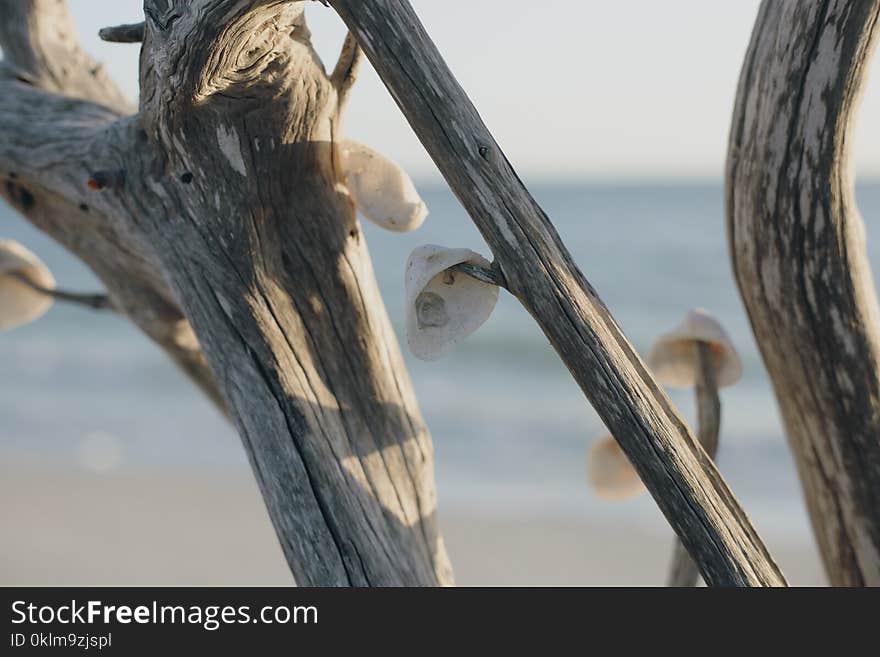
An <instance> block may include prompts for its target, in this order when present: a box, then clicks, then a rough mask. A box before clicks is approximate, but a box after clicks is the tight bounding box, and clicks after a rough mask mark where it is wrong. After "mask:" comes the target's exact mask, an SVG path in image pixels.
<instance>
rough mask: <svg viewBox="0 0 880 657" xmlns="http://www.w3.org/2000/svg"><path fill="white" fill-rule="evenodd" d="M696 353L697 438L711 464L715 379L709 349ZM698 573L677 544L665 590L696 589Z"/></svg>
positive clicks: (716, 427) (716, 425) (700, 346)
mask: <svg viewBox="0 0 880 657" xmlns="http://www.w3.org/2000/svg"><path fill="white" fill-rule="evenodd" d="M696 349H697V365H698V366H697V385H696V390H695V394H696V398H697V435H698V436H699V439H700V444H701V445H702V446H703V449H704V450H706V455H707V456H708V457H709V458H710V459H712V460H713V461H714V460H715V456H716V455H717V453H718V434H719V432H720V430H721V400H720V399H719V397H718V376H717V373H716V371H715V368H716V364H715V360H714V358H713V357H712V346H711V345H710V344H708V343H706V342H698V343H697V345H696ZM699 575H700V572H699V569H698V568H697V564H695V563H694V560H693V559H691V556H690V554H688V551H687V549H686V548H685V546H684V544H683V543H682V542H681V541H680V540H676V542H675V546H674V547H673V554H672V567H671V569H670V573H669V582H668V583H669V586H675V587H691V586H696V584H697V579H698V578H699Z"/></svg>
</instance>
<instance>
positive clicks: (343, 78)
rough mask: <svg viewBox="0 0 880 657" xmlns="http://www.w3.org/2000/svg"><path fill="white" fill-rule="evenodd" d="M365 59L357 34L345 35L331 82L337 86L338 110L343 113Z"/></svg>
mask: <svg viewBox="0 0 880 657" xmlns="http://www.w3.org/2000/svg"><path fill="white" fill-rule="evenodd" d="M363 59H364V51H363V50H361V47H360V45H358V42H357V39H356V38H355V36H354V35H353V34H352V33H351V32H349V33H348V34H346V35H345V41H344V42H343V44H342V52H340V53H339V60H338V61H337V62H336V68H334V69H333V73H332V74H331V75H330V82H331V83H332V84H333V86H334V87H335V88H336V97H337V105H338V107H339V109H338V110H337V112H339V113H341V112H342V110H343V109H345V104H346V102H347V101H348V95H349V92H350V91H351V88H352V87H353V86H354V83H355V81H357V73H358V69H359V68H360V65H361V62H362V61H363Z"/></svg>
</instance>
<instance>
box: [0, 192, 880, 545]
mask: <svg viewBox="0 0 880 657" xmlns="http://www.w3.org/2000/svg"><path fill="white" fill-rule="evenodd" d="M532 191H533V193H534V195H535V196H536V198H537V199H538V201H539V202H540V203H541V204H542V206H543V207H544V208H545V210H546V211H547V212H548V214H549V216H550V217H551V218H552V220H553V222H554V223H555V225H556V226H557V228H558V230H559V232H560V234H561V236H562V238H563V239H564V240H565V242H566V244H567V245H568V246H569V248H570V250H571V252H572V253H573V255H574V258H575V260H576V261H577V263H578V264H579V265H580V267H581V268H582V270H583V271H584V273H585V274H586V276H587V278H588V279H589V280H590V281H591V282H592V283H593V284H594V285H595V287H596V288H597V290H598V291H599V293H600V295H601V296H602V297H603V299H604V300H605V302H606V303H607V304H608V306H609V308H610V309H611V311H612V313H613V314H614V315H615V317H616V318H617V320H618V322H619V323H620V325H621V327H622V328H623V330H624V331H625V333H626V334H627V335H628V337H629V338H630V340H631V341H632V342H633V343H634V344H635V346H636V347H637V348H638V349H639V351H640V352H641V353H643V354H645V353H647V351H648V349H649V348H650V346H651V343H652V341H653V340H654V339H655V338H656V337H657V336H658V335H659V334H660V333H662V332H664V331H666V330H667V329H669V328H671V327H673V326H674V325H675V324H676V323H677V322H678V321H679V320H680V318H681V316H682V315H683V313H684V312H685V311H687V310H688V309H690V308H692V307H697V306H702V307H705V308H707V309H709V310H710V311H711V312H712V313H714V314H715V315H716V316H717V317H718V318H719V319H720V320H721V322H722V323H723V324H724V325H725V326H726V327H727V329H728V331H729V332H730V334H731V336H732V339H733V341H734V343H735V345H736V346H737V349H738V350H739V353H740V354H741V357H742V359H743V364H744V376H743V379H742V381H740V382H739V383H738V384H737V385H736V386H734V387H731V388H728V389H725V390H724V391H723V392H722V404H723V424H722V434H721V447H720V453H719V466H720V468H721V471H722V472H723V474H724V475H725V477H726V479H727V480H728V482H729V483H730V485H731V486H732V488H733V490H734V492H735V493H736V494H737V496H738V497H739V499H740V500H741V502H742V503H743V505H744V506H745V507H746V509H747V511H748V512H749V515H750V516H751V517H752V518H753V520H754V521H755V522H756V524H757V526H758V529H759V531H761V532H764V533H768V534H785V536H787V537H791V538H796V539H803V540H806V539H807V536H808V526H807V520H806V514H805V511H804V508H803V503H802V501H801V497H800V489H799V484H798V481H797V477H796V474H795V470H794V465H793V462H792V459H791V457H790V455H789V453H788V449H787V446H786V442H785V438H784V435H783V432H782V430H781V426H780V421H779V419H778V413H777V409H776V403H775V400H774V397H773V393H772V390H771V388H770V385H769V381H768V378H767V375H766V372H765V371H764V368H763V366H762V364H761V360H760V358H759V356H758V352H757V349H756V347H755V344H754V341H753V339H752V337H751V333H750V331H749V327H748V323H747V319H746V316H745V313H744V310H743V307H742V305H741V302H740V300H739V297H738V296H737V293H736V290H735V287H734V283H733V279H732V275H731V271H730V265H729V261H728V256H727V244H726V235H725V229H724V220H723V194H722V189H721V187H720V185H713V184H703V185H687V186H683V185H658V186H633V185H629V186H624V185H621V186H596V185H558V186H553V185H543V186H536V187H533V190H532ZM422 192H423V196H424V198H425V200H426V201H427V203H428V205H429V208H430V210H431V215H430V217H429V218H428V221H427V222H426V224H425V226H424V227H423V228H422V229H420V230H419V231H417V232H415V233H412V234H407V235H397V234H391V233H385V232H383V231H381V230H379V229H377V228H375V227H373V226H370V225H368V226H366V227H365V231H366V235H367V240H368V243H369V245H370V249H371V252H372V255H373V260H374V265H375V268H376V272H377V276H378V278H379V282H380V286H381V288H382V290H383V294H384V296H385V301H386V304H387V306H388V310H389V312H390V314H391V317H392V319H393V321H394V324H395V326H396V328H397V331H398V335H399V336H400V337H401V342H402V343H404V342H405V341H404V340H403V308H402V306H403V269H404V264H405V262H406V258H407V256H408V254H409V252H410V251H411V250H412V249H413V248H415V247H416V246H419V245H421V244H426V243H434V244H442V245H446V246H451V247H469V248H472V249H474V250H476V251H481V252H483V253H487V254H488V249H487V248H486V247H485V244H484V243H483V241H482V239H481V238H480V236H479V234H478V233H477V232H476V230H475V229H474V228H473V226H472V224H471V222H470V220H469V219H468V217H467V215H466V214H465V212H464V211H463V210H462V208H461V207H460V205H459V204H458V202H457V200H456V199H455V198H454V197H453V196H452V194H451V193H450V192H449V191H448V190H447V189H446V188H445V187H442V186H422ZM858 196H859V202H860V206H861V209H862V213H863V215H864V216H865V218H866V221H867V223H868V232H869V236H870V230H871V228H872V220H871V217H873V216H876V215H878V214H880V185H863V186H861V187H860V188H859V192H858ZM0 237H6V238H12V239H16V240H19V241H21V242H22V243H24V244H25V245H27V246H28V247H29V248H31V249H32V250H34V251H35V252H37V253H38V254H39V255H40V256H41V257H42V258H43V259H44V261H45V262H46V263H47V264H48V265H49V266H50V268H51V269H52V270H53V272H54V274H55V276H56V278H57V279H58V281H59V283H60V284H61V285H63V286H65V287H68V288H74V289H81V290H92V289H95V287H96V282H95V279H94V278H93V277H92V275H91V274H90V273H89V272H88V271H87V270H86V269H85V268H84V267H83V266H82V265H80V264H79V263H78V262H77V261H76V260H75V259H73V258H72V257H71V256H69V255H68V254H67V253H66V252H65V251H64V250H63V249H61V248H59V247H58V246H57V245H55V244H54V243H53V242H52V241H51V240H50V239H48V238H47V237H45V236H44V235H42V234H40V233H38V232H37V231H35V230H34V229H32V228H31V227H30V226H29V225H28V224H27V223H26V222H24V221H23V220H22V219H20V218H19V217H17V216H16V215H15V214H14V213H13V212H12V211H11V210H9V209H8V208H6V207H2V208H0ZM869 249H870V255H871V259H872V262H873V263H874V265H875V267H876V266H877V265H878V263H880V249H878V247H877V245H876V244H875V243H873V242H871V241H870V239H869ZM407 360H408V364H409V366H410V372H411V374H412V377H413V381H414V385H415V387H416V391H417V393H418V396H419V399H420V403H421V406H422V410H423V412H424V415H425V417H426V419H427V421H428V424H429V426H430V427H431V430H432V433H433V437H434V444H435V450H436V458H437V483H438V493H439V504H440V513H441V515H442V513H443V510H444V509H455V508H467V509H471V510H473V509H480V510H483V511H485V512H487V513H505V514H536V513H537V514H544V515H553V516H558V517H563V518H592V519H596V518H603V519H606V518H607V519H619V520H620V521H622V522H631V523H644V524H650V525H654V526H657V527H662V526H663V522H664V521H663V519H662V517H661V516H660V514H659V512H658V511H657V509H656V507H655V505H654V504H653V502H652V500H650V498H649V497H647V496H643V497H641V498H639V499H637V500H634V501H631V502H626V503H614V504H611V503H605V502H602V501H600V500H598V499H597V498H596V496H595V495H594V494H593V493H592V492H591V490H590V489H589V487H588V486H587V484H586V481H585V474H584V466H585V456H586V453H587V451H588V448H589V445H590V443H591V441H592V440H593V439H595V438H596V437H598V436H599V435H600V434H601V433H602V432H603V427H602V425H601V423H600V421H599V419H598V417H597V416H596V414H595V413H594V412H593V410H592V409H591V407H590V406H589V404H588V402H587V401H586V399H585V398H584V397H583V395H582V394H581V392H580V390H579V389H578V388H577V386H576V385H575V384H574V382H573V381H572V379H571V377H570V376H569V374H568V372H567V371H566V370H565V368H564V366H563V365H562V364H561V362H560V361H559V359H558V357H557V356H556V354H555V353H554V352H553V350H552V349H551V348H550V347H549V345H548V344H547V342H546V340H545V338H544V336H543V335H542V334H541V333H540V331H539V330H538V329H537V328H536V327H535V325H534V322H533V321H532V319H531V318H530V317H529V316H528V314H527V313H525V312H524V311H523V310H522V309H521V308H520V307H519V306H518V304H517V303H516V302H515V301H514V300H513V299H512V298H510V297H509V296H505V295H504V294H502V299H501V301H500V303H499V305H498V308H497V310H496V312H495V313H494V315H493V316H492V318H491V319H490V320H489V322H488V323H487V324H486V325H485V326H484V327H483V328H481V329H480V331H478V332H477V333H476V334H475V335H473V336H472V337H471V338H469V339H468V340H467V341H466V342H465V343H463V344H462V345H461V346H460V347H459V348H458V350H457V351H456V352H455V353H454V354H452V355H451V356H450V357H449V358H447V359H445V360H443V361H440V362H438V363H422V362H419V361H417V360H415V359H413V358H411V357H409V355H408V354H407ZM0 363H2V364H3V365H2V372H3V376H2V377H0V458H2V459H4V461H5V462H7V463H8V462H12V463H15V462H16V461H17V460H21V461H27V462H28V463H33V462H43V463H46V464H47V465H52V466H53V467H62V468H71V469H85V470H87V471H90V472H91V471H94V472H100V471H106V470H118V471H120V472H125V471H128V470H156V469H161V470H170V469H173V470H177V471H180V470H195V471H202V472H219V473H238V474H243V473H246V471H247V468H248V466H247V462H246V459H245V457H244V454H243V451H242V449H241V446H240V444H239V442H238V438H237V436H236V435H235V433H234V432H233V431H232V430H231V429H230V428H229V427H228V426H227V425H226V424H225V422H224V421H223V420H222V419H221V418H220V417H219V416H218V415H217V413H216V412H215V411H214V410H213V408H212V407H211V406H210V405H209V404H208V403H207V402H206V401H205V400H203V399H202V398H201V396H200V394H199V393H198V392H197V391H196V390H195V389H194V388H193V387H192V386H191V385H190V384H189V383H188V382H187V381H186V380H185V378H184V377H183V376H182V375H181V374H179V373H178V372H177V370H176V369H175V368H174V367H173V366H172V365H171V364H170V363H169V362H168V361H166V359H165V357H164V356H163V355H162V353H161V352H160V351H159V350H158V349H157V348H155V347H154V346H152V345H151V344H150V343H149V342H148V341H147V340H146V339H145V338H143V337H142V336H141V335H140V334H139V333H138V332H137V331H135V330H134V329H133V328H132V327H130V326H129V325H128V324H127V323H126V322H124V321H121V320H120V319H118V318H115V317H113V316H112V315H108V314H95V313H91V312H89V311H86V310H82V309H79V308H73V307H68V306H64V305H56V306H55V307H54V308H53V309H52V310H51V311H50V312H49V313H48V315H46V316H45V317H44V318H42V319H41V320H40V321H38V322H36V323H34V324H31V325H29V326H25V327H22V328H19V329H16V330H14V331H10V332H6V333H3V334H0ZM670 394H671V397H672V399H673V401H674V402H675V403H676V405H677V406H678V407H679V408H680V409H681V411H682V412H683V414H684V415H685V417H686V418H688V420H695V410H694V407H693V399H692V393H690V392H689V391H677V390H671V391H670Z"/></svg>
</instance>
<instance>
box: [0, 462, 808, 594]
mask: <svg viewBox="0 0 880 657" xmlns="http://www.w3.org/2000/svg"><path fill="white" fill-rule="evenodd" d="M0 472H2V477H0V523H2V527H3V531H2V536H3V538H2V540H0V585H287V584H292V583H293V580H292V578H291V576H290V574H289V572H288V570H287V567H286V565H285V563H284V559H283V557H282V555H281V550H280V548H279V546H278V544H277V542H276V540H275V536H274V534H273V532H272V528H271V526H270V524H269V520H268V517H267V515H266V513H265V511H264V509H263V506H262V501H261V500H260V497H259V493H258V491H257V488H256V485H255V484H254V483H253V482H252V481H250V480H249V479H247V478H245V477H243V476H240V475H231V476H221V475H211V474H204V473H203V474H197V475H190V474H183V473H180V474H159V473H155V474H154V473H148V472H140V473H134V474H132V473H125V474H113V475H100V474H94V473H88V472H76V471H71V470H69V469H63V470H62V469H52V468H47V467H45V466H42V465H39V464H27V465H22V464H11V463H5V464H3V466H0ZM440 520H441V525H442V529H443V532H444V535H445V539H446V543H447V547H448V549H449V552H450V555H451V557H452V561H453V565H454V567H455V571H456V578H457V583H458V584H459V585H464V586H468V585H527V586H531V585H662V584H663V580H664V576H665V572H666V568H667V562H668V559H669V555H670V548H671V541H672V534H671V530H670V532H669V533H668V534H660V533H657V532H652V531H650V530H644V529H640V528H639V527H638V526H633V525H632V524H624V523H621V524H620V525H614V524H610V523H607V522H605V521H598V520H595V519H589V518H588V517H585V518H584V519H583V520H579V519H563V518H552V517H544V518H542V517H537V516H536V515H535V514H533V513H532V514H531V515H527V516H522V517H520V516H515V515H513V514H510V513H508V514H506V515H503V514H502V515H499V514H497V513H492V514H489V513H485V514H483V513H480V512H464V511H462V510H457V509H450V510H444V509H443V508H441V513H440ZM764 538H765V540H766V541H767V542H768V544H769V547H770V550H771V552H772V553H773V554H774V556H775V557H776V559H777V561H778V562H779V563H780V565H781V566H782V568H783V570H784V572H785V574H786V576H787V577H788V579H789V582H790V583H792V584H796V585H822V584H824V583H825V579H824V575H823V574H822V571H821V566H820V564H819V561H818V557H817V555H816V552H815V548H814V547H813V546H812V545H804V544H797V543H795V544H791V543H790V542H789V541H787V540H786V539H785V537H784V536H765V537H764Z"/></svg>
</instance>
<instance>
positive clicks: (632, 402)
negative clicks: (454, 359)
mask: <svg viewBox="0 0 880 657" xmlns="http://www.w3.org/2000/svg"><path fill="white" fill-rule="evenodd" d="M330 4H331V5H332V6H333V7H334V8H335V9H336V10H337V12H338V13H339V14H340V16H341V17H342V18H343V20H344V21H345V22H346V24H347V25H348V27H349V29H350V30H351V32H352V33H353V34H355V35H356V36H357V38H358V41H359V43H360V44H361V47H362V48H363V49H364V52H365V53H366V55H367V57H368V58H369V59H370V61H371V62H372V63H373V66H374V67H375V68H376V70H377V71H378V73H379V75H380V76H381V78H382V80H383V81H384V82H385V85H386V86H387V87H388V89H389V91H390V92H391V94H392V95H393V96H394V98H395V100H396V101H397V104H398V105H399V106H400V108H401V110H402V111H403V113H404V115H405V116H406V118H407V120H408V121H409V123H410V125H411V126H412V128H413V129H414V130H415V132H416V134H417V135H418V136H419V138H420V139H421V141H422V144H423V145H424V146H425V148H426V149H427V151H428V153H429V154H430V155H431V156H432V158H433V159H434V162H435V163H436V164H437V166H438V167H439V169H440V171H441V173H442V174H443V175H444V177H445V178H446V181H447V182H448V183H449V185H450V187H452V189H453V191H455V193H456V194H457V196H458V198H459V200H460V201H461V202H462V204H463V205H464V207H465V208H466V209H467V211H468V212H469V214H470V215H471V217H472V219H473V220H474V223H475V224H476V226H477V227H478V228H479V230H480V232H481V233H482V235H483V237H484V238H485V239H486V242H487V243H488V244H489V246H490V247H491V249H492V251H493V253H494V255H495V258H496V262H497V264H498V266H499V267H500V270H501V272H502V273H503V277H504V279H505V280H506V283H507V288H508V290H509V291H510V292H511V293H512V294H513V295H515V296H516V297H517V298H518V299H519V300H520V302H521V303H522V304H523V306H524V307H525V308H526V309H527V310H528V311H529V312H530V313H531V314H532V315H533V316H534V318H535V320H536V321H537V323H538V324H539V325H540V326H541V328H542V330H543V331H544V333H545V334H546V335H547V338H548V339H549V340H550V342H551V344H552V345H553V346H554V347H555V349H556V350H557V351H558V353H559V355H560V356H561V357H562V359H563V361H564V362H565V364H566V365H567V366H568V368H569V370H570V371H571V373H572V375H573V376H574V378H575V379H576V380H577V382H578V383H579V385H580V386H581V388H582V389H583V391H584V393H585V394H586V395H587V397H588V398H589V399H590V401H591V402H592V403H593V406H594V407H595V408H596V411H597V412H598V413H599V415H600V416H601V418H602V420H603V422H604V423H605V425H606V426H607V427H608V429H609V430H610V431H611V433H612V434H613V435H614V436H615V437H616V438H617V440H619V441H620V443H621V447H622V448H623V450H624V451H625V452H626V454H627V456H628V457H629V458H630V460H631V461H632V462H633V464H634V465H635V467H636V469H637V470H638V472H639V475H640V476H641V478H642V480H643V481H644V482H645V484H646V486H647V487H648V489H649V490H650V492H651V494H652V495H653V496H654V499H655V500H656V501H657V503H658V505H659V506H660V508H661V510H662V511H663V513H664V514H665V515H666V518H667V519H668V520H669V522H670V523H671V524H672V526H673V528H674V529H675V531H676V533H677V534H678V535H679V537H680V538H681V539H682V541H683V542H684V544H685V545H686V546H687V548H688V550H689V551H690V553H691V554H692V555H693V556H694V558H695V559H696V561H697V563H698V564H699V565H700V569H701V572H702V573H703V576H704V577H705V579H706V581H707V582H708V583H710V584H719V585H781V584H784V579H783V577H782V574H781V573H780V571H779V569H778V568H777V567H776V565H775V564H774V563H773V560H772V559H771V558H770V556H769V554H768V553H767V551H766V549H765V547H764V545H763V544H762V543H761V540H760V539H759V537H758V536H757V534H756V533H755V531H754V529H753V528H752V526H751V524H750V523H749V520H748V518H747V517H746V515H745V513H744V512H743V511H742V509H741V508H740V506H739V504H738V503H737V501H736V499H735V498H734V496H733V494H732V493H731V491H730V490H729V488H728V487H727V485H726V484H725V483H724V480H723V479H722V478H721V476H720V474H719V473H718V471H717V470H716V469H715V467H714V465H713V464H712V461H711V459H710V458H709V457H708V456H707V455H706V454H705V452H704V451H703V450H702V448H701V447H700V446H699V443H698V442H697V440H696V438H695V437H694V436H693V434H692V432H691V431H690V430H689V429H688V427H687V425H686V424H685V422H684V421H683V420H682V418H681V416H680V415H679V414H678V412H677V411H676V410H675V408H674V407H673V406H672V403H671V402H670V401H669V399H668V398H667V397H666V395H665V394H664V392H663V391H662V390H661V388H660V387H659V386H658V385H657V383H656V382H655V381H654V379H653V378H652V376H651V375H650V373H649V372H648V371H647V369H646V367H645V365H644V363H643V362H642V360H641V358H639V356H638V354H637V353H636V351H635V350H634V349H633V347H632V345H630V343H629V342H628V341H627V340H626V337H625V336H624V335H623V333H622V332H621V330H620V328H619V327H618V326H617V323H616V322H615V321H614V319H613V317H611V315H610V313H609V312H608V310H607V308H606V307H605V305H604V304H603V303H602V301H601V299H600V298H599V297H598V295H597V294H596V292H595V290H593V288H592V286H590V284H589V283H588V282H587V281H586V279H585V278H584V276H583V274H582V273H581V272H580V270H579V269H578V268H577V266H576V265H575V264H574V262H573V261H572V259H571V256H570V255H569V253H568V251H567V250H566V248H565V246H564V245H563V244H562V242H561V240H560V239H559V236H558V235H557V233H556V230H555V229H554V228H553V225H552V224H551V222H550V220H549V219H548V218H547V216H546V215H545V214H544V212H543V210H541V208H540V207H539V206H538V205H537V203H536V202H535V201H534V199H533V198H532V197H531V196H530V194H529V193H528V191H527V190H526V189H525V187H524V186H523V184H522V182H521V181H520V180H519V178H518V177H517V175H516V172H515V171H514V170H513V168H512V167H511V165H510V163H509V162H508V161H507V159H506V158H505V157H504V154H503V153H502V152H501V149H500V148H499V146H498V144H497V143H496V142H495V140H494V139H493V137H492V135H491V133H490V132H489V130H488V129H487V128H486V126H485V125H484V124H483V122H482V120H481V119H480V116H479V114H478V113H477V111H476V109H475V108H474V106H473V105H472V103H471V102H470V100H469V99H468V97H467V95H466V94H465V93H464V91H463V90H462V89H461V87H460V86H459V85H458V83H457V82H456V80H455V78H454V77H453V75H452V74H451V72H450V71H449V69H448V67H447V66H446V64H445V62H444V61H443V58H442V57H441V55H440V53H439V52H438V51H437V48H436V47H435V46H434V44H433V43H432V41H431V39H430V38H429V36H428V35H427V33H426V32H425V30H424V28H423V26H422V25H421V23H420V22H419V20H418V18H417V16H416V15H415V12H414V11H413V9H412V7H411V6H410V4H409V3H408V2H406V0H373V1H371V2H360V1H359V0H330Z"/></svg>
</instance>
